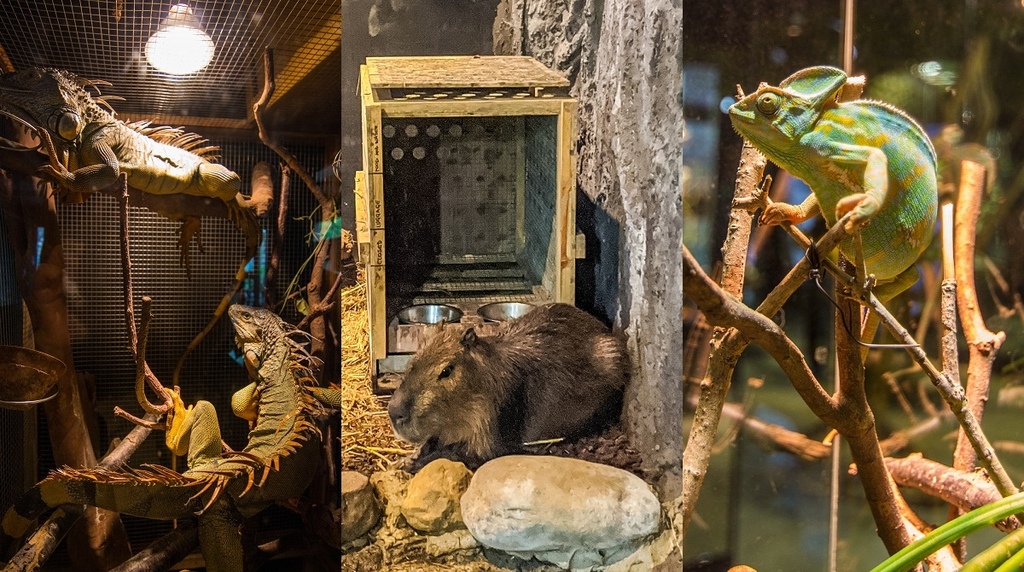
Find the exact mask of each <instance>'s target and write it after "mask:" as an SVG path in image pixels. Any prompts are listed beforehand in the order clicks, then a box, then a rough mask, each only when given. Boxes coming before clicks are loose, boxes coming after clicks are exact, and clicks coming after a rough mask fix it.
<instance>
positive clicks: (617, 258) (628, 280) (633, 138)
mask: <svg viewBox="0 0 1024 572" xmlns="http://www.w3.org/2000/svg"><path fill="white" fill-rule="evenodd" d="M493 30H494V48H495V53H496V54H525V55H531V56H534V57H536V58H537V59H539V60H540V61H541V62H543V63H544V64H546V65H548V66H549V67H552V68H554V69H558V70H561V71H563V72H565V73H566V75H567V76H568V77H569V79H570V81H572V84H573V85H572V94H573V95H574V96H575V97H577V98H578V99H579V121H578V129H579V147H578V149H579V150H578V159H579V163H578V172H579V177H578V180H579V185H580V189H581V190H582V191H583V193H584V194H585V196H586V197H587V199H588V201H585V202H589V203H590V205H591V208H592V211H593V214H592V215H591V216H592V218H593V220H592V221H587V220H579V221H578V226H579V227H580V228H581V229H586V228H587V227H588V226H590V227H592V231H590V232H591V233H592V234H591V235H588V236H587V240H588V243H589V242H590V241H595V242H600V243H601V244H600V246H599V247H597V248H595V249H594V250H596V251H597V252H598V254H596V255H594V254H591V253H589V252H588V257H594V259H593V260H589V261H588V263H590V264H592V266H593V273H594V276H593V277H592V278H589V279H592V280H593V282H594V284H595V285H596V287H597V290H598V291H597V292H596V294H595V300H594V302H593V303H594V305H595V306H598V308H597V309H598V310H599V311H601V310H602V307H603V311H605V312H607V313H608V314H609V315H610V316H614V317H615V321H616V322H617V323H618V324H620V325H622V326H623V327H625V329H626V331H627V332H628V334H629V336H630V343H631V344H632V345H633V347H632V348H631V349H633V350H634V355H635V356H636V358H637V359H636V361H637V371H636V375H635V377H634V382H633V383H631V384H630V389H629V392H628V395H627V398H626V409H625V416H624V418H625V421H626V426H627V428H628V430H629V433H630V437H631V439H632V441H633V443H634V445H636V446H637V448H638V449H639V450H640V451H641V453H642V454H643V456H644V461H645V470H647V471H648V472H651V473H654V474H659V473H660V474H663V479H662V484H661V487H660V488H661V489H662V496H663V498H673V497H675V496H677V495H678V494H679V492H680V491H679V489H680V484H679V483H680V482H681V480H680V475H679V470H680V467H681V464H682V430H681V427H680V423H681V422H680V420H681V419H682V387H681V380H682V368H683V366H682V355H683V341H682V327H681V325H680V319H681V314H682V293H681V292H682V286H681V284H682V260H681V244H682V193H681V175H680V174H681V172H682V125H683V115H682V0H551V1H549V2H527V1H526V0H501V2H500V3H499V5H498V10H497V19H496V20H495V23H494V29H493ZM586 211H587V209H585V208H581V209H580V210H579V213H580V217H583V216H585V215H584V213H585V212H586ZM588 250H590V247H589V246H588ZM587 279H588V278H587V277H585V276H578V277H577V281H578V282H580V281H583V280H587Z"/></svg>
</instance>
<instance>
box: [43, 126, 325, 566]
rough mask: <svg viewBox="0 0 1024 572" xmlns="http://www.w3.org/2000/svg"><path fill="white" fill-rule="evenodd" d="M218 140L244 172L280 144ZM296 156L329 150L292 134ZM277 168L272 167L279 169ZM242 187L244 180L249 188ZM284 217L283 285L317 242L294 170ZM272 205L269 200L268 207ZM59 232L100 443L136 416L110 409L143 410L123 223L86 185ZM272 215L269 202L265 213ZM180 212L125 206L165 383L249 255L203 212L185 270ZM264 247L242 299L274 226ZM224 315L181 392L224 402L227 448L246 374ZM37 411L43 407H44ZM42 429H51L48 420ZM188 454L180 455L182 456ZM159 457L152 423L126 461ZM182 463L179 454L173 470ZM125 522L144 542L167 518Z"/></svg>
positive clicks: (273, 516) (80, 363)
mask: <svg viewBox="0 0 1024 572" xmlns="http://www.w3.org/2000/svg"><path fill="white" fill-rule="evenodd" d="M215 143H217V144H219V145H220V147H221V156H222V162H223V164H225V165H226V166H228V167H229V168H231V169H233V170H235V171H236V172H238V173H239V174H240V175H241V176H242V180H243V181H248V180H249V176H250V172H251V169H252V166H253V165H254V164H255V163H256V162H258V161H266V162H268V163H270V164H271V165H274V166H276V165H277V164H278V159H277V157H276V155H274V153H273V152H272V151H270V150H269V149H268V148H266V147H264V146H263V145H262V144H260V143H258V142H254V141H215ZM288 147H289V150H291V151H292V153H293V154H295V155H296V156H297V157H298V158H299V160H300V162H301V163H302V164H303V166H304V167H305V168H306V169H307V170H309V171H310V172H312V173H319V172H323V171H324V170H325V167H324V165H325V163H326V160H325V157H326V154H325V152H324V149H323V148H322V147H321V146H317V145H309V144H305V145H289V146H288ZM279 180H280V173H279V172H277V169H275V181H279ZM245 192H248V191H247V190H245ZM290 197H291V200H290V201H289V212H290V213H291V214H292V215H293V217H292V220H291V223H290V228H289V229H288V232H287V234H286V238H285V240H284V241H283V242H282V247H283V249H282V264H281V269H280V272H281V275H282V289H283V286H286V285H287V283H288V282H287V280H288V278H290V277H291V276H292V275H293V274H295V273H296V272H297V271H298V269H299V268H300V267H301V266H302V263H303V261H304V260H305V259H306V258H307V257H308V256H309V253H310V250H311V247H312V245H311V244H310V245H307V243H306V241H305V240H303V237H304V236H305V234H307V233H308V230H309V229H308V222H306V221H304V220H295V218H294V217H302V216H308V215H309V214H310V213H311V211H312V210H313V208H314V206H315V204H316V201H315V200H314V199H313V198H312V195H311V193H309V191H308V190H307V189H306V188H305V186H304V185H303V184H302V183H301V181H299V180H298V179H297V178H296V177H292V179H291V189H290ZM275 210H276V209H275ZM58 211H59V212H58V214H59V217H60V222H61V235H62V240H63V243H64V256H65V264H66V284H67V292H68V313H69V328H70V334H71V342H72V349H73V353H74V360H75V368H76V370H78V371H79V372H81V374H82V375H85V376H87V377H88V378H89V379H90V380H91V381H90V383H92V384H94V386H95V394H96V413H97V415H98V417H99V425H100V435H99V443H100V448H101V452H102V450H105V448H106V446H107V445H108V444H109V443H110V441H111V439H113V438H115V437H123V436H124V435H125V434H127V433H128V431H130V430H131V428H132V426H131V424H129V423H128V422H127V421H125V420H123V419H120V418H118V417H115V416H114V415H113V408H114V406H121V407H122V408H124V409H126V410H128V411H130V412H133V413H135V414H137V415H141V414H142V411H141V409H140V407H139V406H138V403H137V401H136V398H135V394H134V378H135V367H134V364H133V362H132V359H131V355H130V353H129V351H128V349H127V348H128V333H127V330H126V326H125V318H124V303H123V296H124V290H123V286H122V283H123V282H122V271H121V262H120V260H121V254H120V230H119V228H120V223H119V218H118V217H119V205H118V201H116V200H115V199H113V198H111V197H109V196H106V195H93V196H92V197H90V198H89V200H88V201H86V202H85V203H84V204H81V205H64V206H61V207H59V208H58ZM273 220H276V213H275V212H274V211H271V213H269V214H268V216H267V217H265V219H264V221H263V225H264V227H268V226H271V223H269V222H268V221H273ZM178 226H179V224H178V223H176V222H174V221H170V220H168V219H165V218H163V217H161V216H159V215H157V214H154V213H151V212H149V211H147V210H145V209H141V208H134V207H132V208H130V209H129V223H128V227H129V232H128V236H129V242H130V249H131V261H132V286H133V289H134V294H135V308H136V316H137V318H139V317H140V315H139V311H140V310H139V304H140V301H141V298H142V296H144V295H145V296H150V297H151V298H152V299H153V315H154V320H153V323H152V326H151V330H150V335H149V344H148V348H147V355H146V357H147V361H148V362H149V364H150V366H151V367H152V369H153V371H154V373H156V375H157V376H158V377H159V378H160V379H161V381H162V382H163V383H164V385H166V386H170V385H171V379H172V377H171V376H172V371H173V370H174V366H175V364H176V363H177V361H178V358H179V357H180V356H181V354H182V352H183V351H184V349H185V347H186V346H187V345H188V343H189V342H190V341H191V340H192V338H193V336H195V334H196V333H198V332H199V331H200V330H201V329H202V328H203V326H205V324H206V323H207V321H208V320H209V319H210V317H211V316H212V315H213V313H214V309H215V308H216V306H217V304H218V303H219V301H220V299H221V297H222V296H223V295H224V294H225V293H226V292H227V291H228V290H229V288H230V286H231V283H232V281H233V278H234V275H235V272H236V269H237V267H238V265H239V264H240V263H241V262H242V260H243V258H244V255H245V240H244V237H243V236H242V234H241V232H240V231H239V230H238V229H237V228H236V227H235V226H234V224H233V223H231V222H229V221H226V220H223V219H215V218H204V219H203V223H202V234H201V236H202V243H203V247H204V252H198V251H197V250H196V248H195V246H194V245H193V249H192V250H193V251H192V277H191V279H190V278H188V277H187V276H186V275H185V271H184V269H183V268H182V267H181V266H180V265H179V251H178V248H177V241H178V235H177V231H178ZM264 235H265V240H264V242H263V244H262V245H261V252H260V253H258V254H257V256H256V257H255V259H254V261H253V262H252V263H251V264H250V266H249V276H250V277H252V278H251V279H250V280H248V283H247V285H246V287H245V289H244V290H243V292H242V294H241V295H240V297H239V298H238V299H237V300H238V301H240V302H243V303H246V304H252V305H260V304H262V296H263V293H262V291H261V290H260V285H261V284H262V281H261V280H259V277H260V276H263V275H264V274H265V270H266V269H265V263H266V261H267V260H268V256H267V252H268V251H269V250H270V249H272V248H273V246H274V245H273V233H272V232H265V233H264ZM282 315H283V316H284V317H285V319H287V320H290V321H292V322H293V323H294V322H295V321H297V319H296V316H295V315H294V313H293V311H286V312H283V313H282ZM233 340H234V330H233V328H232V327H231V325H230V321H229V320H227V319H226V318H225V319H223V320H221V321H220V322H219V323H218V324H217V326H216V327H215V328H214V329H213V330H212V331H211V332H210V334H209V335H208V336H207V337H206V339H205V340H204V341H203V343H202V344H201V345H200V346H199V347H198V348H197V349H196V351H195V352H193V353H192V354H191V356H190V357H189V358H188V361H186V365H185V367H184V368H183V370H182V374H181V378H180V380H179V383H180V385H181V390H182V398H183V400H184V401H185V402H186V403H194V402H196V401H198V400H200V399H202V400H206V401H209V402H211V403H213V405H214V407H215V408H216V409H217V411H218V412H219V414H220V415H219V421H220V426H221V432H222V437H223V439H224V440H225V441H226V442H227V443H228V444H229V445H231V446H232V447H233V448H238V449H240V448H242V447H244V445H245V442H246V436H247V433H248V427H247V425H246V423H245V421H243V420H241V419H238V418H236V417H234V416H233V415H232V414H231V407H230V398H231V394H232V393H233V392H234V391H236V390H238V389H240V388H241V387H243V386H244V385H245V384H246V383H247V380H246V371H245V368H244V367H243V366H242V365H241V356H240V355H239V354H238V353H237V350H236V348H235V344H234V341H233ZM40 417H43V416H40ZM41 423H42V424H41V426H40V433H39V434H40V435H47V434H48V433H47V431H46V427H45V421H42V422H41ZM39 445H40V450H41V451H40V452H41V454H40V472H41V474H45V472H46V471H48V470H49V469H50V468H52V467H53V456H52V451H51V449H50V445H49V440H48V439H45V438H43V439H40V443H39ZM183 462H184V459H179V463H183ZM141 463H157V464H163V465H166V466H170V463H171V459H170V453H169V452H168V451H167V449H166V448H165V447H164V445H163V434H161V433H159V432H155V433H153V434H152V435H151V436H150V437H149V439H147V440H146V442H145V443H144V444H143V445H142V447H140V448H139V450H138V452H137V453H136V454H135V455H133V456H132V458H131V464H132V465H133V466H137V465H138V464H141ZM184 468H185V467H183V466H179V467H178V470H184ZM263 518H264V519H265V520H268V522H266V523H264V526H263V527H262V528H270V529H275V528H279V527H290V526H292V525H293V524H295V521H294V519H293V518H292V517H290V516H289V515H288V513H286V512H283V511H271V512H270V513H268V514H266V515H264V516H263ZM125 524H126V528H127V530H128V535H129V540H130V541H131V542H132V545H133V546H136V547H142V546H145V545H146V544H148V543H149V542H151V541H152V540H155V539H156V538H158V537H159V536H161V535H162V534H163V533H165V532H166V531H167V530H169V527H170V524H169V523H163V522H158V521H151V520H145V519H137V518H131V517H126V518H125Z"/></svg>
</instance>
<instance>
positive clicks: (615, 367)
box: [388, 304, 630, 472]
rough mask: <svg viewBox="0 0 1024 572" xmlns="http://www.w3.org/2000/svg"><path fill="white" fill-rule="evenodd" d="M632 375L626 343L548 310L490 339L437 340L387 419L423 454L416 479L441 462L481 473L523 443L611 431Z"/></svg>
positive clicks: (455, 336) (572, 311)
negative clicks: (486, 465)
mask: <svg viewBox="0 0 1024 572" xmlns="http://www.w3.org/2000/svg"><path fill="white" fill-rule="evenodd" d="M629 374H630V360H629V354H628V352H627V350H626V344H625V340H623V338H622V337H621V336H618V335H616V334H613V333H610V332H609V331H608V329H607V328H605V327H604V324H602V323H601V322H600V321H598V320H597V319H596V318H594V317H593V316H591V315H590V314H587V313H586V312H584V311H583V310H580V309H579V308H576V307H575V306H571V305H568V304H547V305H544V306H540V307H538V308H536V309H534V310H532V311H531V312H530V313H528V314H526V315H525V316H523V317H521V318H519V319H516V320H512V321H510V322H507V323H506V324H503V326H502V327H501V329H500V330H499V332H498V333H497V334H495V335H492V336H480V335H477V333H476V331H475V330H474V329H473V328H469V329H467V330H465V332H464V333H459V332H458V331H457V330H455V329H454V328H448V329H446V330H445V331H443V332H441V333H439V334H438V335H436V336H435V337H434V338H433V339H431V340H430V341H429V342H428V343H427V345H425V346H424V347H423V348H421V349H420V351H419V352H418V353H417V354H416V355H415V356H414V357H413V359H412V361H411V362H410V364H409V368H408V370H407V372H406V374H405V377H404V379H403V380H402V383H401V384H400V385H399V387H398V389H397V390H396V391H395V393H394V395H392V396H391V402H390V403H389V404H388V415H390V417H391V424H392V425H393V426H394V428H395V432H396V433H397V434H398V436H400V437H402V438H403V439H406V440H407V441H410V442H412V443H415V444H418V445H419V450H418V451H417V452H416V453H414V455H413V456H412V457H411V458H410V459H409V460H407V467H408V468H409V469H410V470H411V471H412V472H416V471H417V470H419V469H420V468H422V467H423V466H425V465H426V464H427V463H429V462H430V461H432V460H434V459H437V458H441V457H444V458H448V459H452V460H455V461H461V462H463V463H465V464H466V465H467V466H469V467H470V468H476V467H478V466H479V465H481V464H483V463H484V462H485V461H487V460H489V459H492V458H494V457H497V456H500V455H507V454H510V453H515V452H523V450H522V449H521V447H522V444H523V443H528V442H531V441H538V440H543V439H555V438H559V437H564V438H572V437H575V436H579V435H582V434H585V433H588V432H592V431H595V430H597V429H600V428H601V427H602V426H603V425H606V424H610V423H613V422H615V421H616V420H617V419H618V416H619V413H620V411H621V409H622V392H623V389H624V387H625V385H626V381H627V380H628V378H629Z"/></svg>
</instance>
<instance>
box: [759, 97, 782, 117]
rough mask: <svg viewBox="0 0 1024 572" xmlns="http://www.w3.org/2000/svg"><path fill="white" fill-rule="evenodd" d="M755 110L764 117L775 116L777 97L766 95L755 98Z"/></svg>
mask: <svg viewBox="0 0 1024 572" xmlns="http://www.w3.org/2000/svg"><path fill="white" fill-rule="evenodd" d="M757 110H758V111H760V112H761V113H763V114H765V115H769V116H770V115H775V113H776V112H778V111H779V96H778V95H775V94H774V93H766V94H764V95H762V96H760V97H758V98H757Z"/></svg>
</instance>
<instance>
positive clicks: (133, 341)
mask: <svg viewBox="0 0 1024 572" xmlns="http://www.w3.org/2000/svg"><path fill="white" fill-rule="evenodd" d="M120 180H121V200H120V207H121V208H120V209H119V213H120V222H121V227H120V230H121V280H122V285H123V291H124V320H125V326H126V327H127V329H128V347H129V348H130V349H131V352H132V358H133V359H134V360H135V362H136V364H138V367H139V368H141V369H143V370H144V374H145V379H146V381H147V382H148V383H149V386H150V387H151V388H153V391H155V392H156V394H157V395H159V396H160V399H162V400H163V403H162V404H160V405H154V404H153V403H150V402H149V399H147V398H146V392H145V388H143V387H142V386H141V384H138V385H137V387H136V395H137V397H138V398H139V405H141V406H142V408H143V409H144V410H145V411H146V413H154V414H163V413H166V412H167V411H169V410H170V409H171V406H172V405H171V403H172V402H171V396H170V394H168V392H167V390H166V389H165V388H164V386H163V384H161V383H160V380H159V379H157V377H156V374H154V373H153V370H151V369H150V368H149V364H147V363H146V360H145V358H142V359H140V358H139V335H138V332H137V331H136V329H135V297H134V294H133V292H132V260H131V251H130V249H129V244H128V175H127V174H125V173H121V177H120ZM146 329H147V331H148V320H147V324H146Z"/></svg>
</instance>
